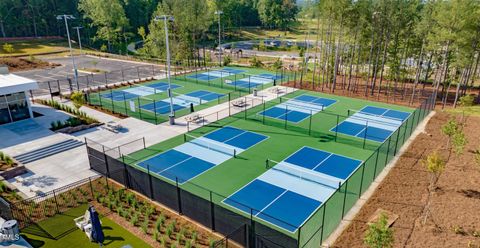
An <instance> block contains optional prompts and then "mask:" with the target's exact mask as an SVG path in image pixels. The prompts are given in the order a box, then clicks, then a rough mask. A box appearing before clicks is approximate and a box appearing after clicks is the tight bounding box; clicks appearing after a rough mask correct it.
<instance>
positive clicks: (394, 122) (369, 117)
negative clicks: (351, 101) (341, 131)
mask: <svg viewBox="0 0 480 248" xmlns="http://www.w3.org/2000/svg"><path fill="white" fill-rule="evenodd" d="M348 116H349V117H351V118H356V119H360V120H366V121H368V122H375V123H379V124H382V125H387V126H392V127H398V126H400V125H401V124H402V123H403V120H402V119H399V118H394V117H390V116H384V115H377V114H372V113H368V112H363V111H361V110H355V109H348ZM375 118H377V119H375Z"/></svg>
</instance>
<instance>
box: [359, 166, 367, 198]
mask: <svg viewBox="0 0 480 248" xmlns="http://www.w3.org/2000/svg"><path fill="white" fill-rule="evenodd" d="M365 166H367V164H366V163H365V162H363V165H362V177H361V178H360V187H359V188H360V189H359V191H358V198H360V196H361V195H362V191H363V178H364V176H365Z"/></svg>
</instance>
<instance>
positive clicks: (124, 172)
mask: <svg viewBox="0 0 480 248" xmlns="http://www.w3.org/2000/svg"><path fill="white" fill-rule="evenodd" d="M121 156H122V163H123V178H124V180H123V182H124V186H125V188H127V189H128V188H130V183H129V182H130V180H129V179H128V169H127V163H125V156H123V154H122V155H121Z"/></svg>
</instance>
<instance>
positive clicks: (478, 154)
mask: <svg viewBox="0 0 480 248" xmlns="http://www.w3.org/2000/svg"><path fill="white" fill-rule="evenodd" d="M473 153H474V156H475V162H476V163H477V165H478V166H480V148H478V149H477V150H475V151H474V152H473Z"/></svg>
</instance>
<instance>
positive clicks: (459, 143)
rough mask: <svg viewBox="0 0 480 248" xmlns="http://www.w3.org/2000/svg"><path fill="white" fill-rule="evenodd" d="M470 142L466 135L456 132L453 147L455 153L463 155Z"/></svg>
mask: <svg viewBox="0 0 480 248" xmlns="http://www.w3.org/2000/svg"><path fill="white" fill-rule="evenodd" d="M467 143H468V141H467V138H465V133H464V132H463V131H461V130H459V131H458V132H456V133H455V134H454V135H453V137H452V145H453V150H454V151H455V154H456V155H457V156H458V155H461V154H462V153H463V149H464V148H465V146H466V145H467Z"/></svg>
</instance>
